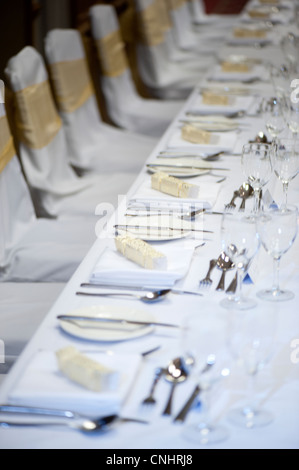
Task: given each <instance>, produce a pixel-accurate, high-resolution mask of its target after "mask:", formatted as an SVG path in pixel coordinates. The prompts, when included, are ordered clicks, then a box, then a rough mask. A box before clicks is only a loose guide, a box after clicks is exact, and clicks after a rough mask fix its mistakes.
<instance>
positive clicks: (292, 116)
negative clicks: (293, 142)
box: [286, 99, 299, 137]
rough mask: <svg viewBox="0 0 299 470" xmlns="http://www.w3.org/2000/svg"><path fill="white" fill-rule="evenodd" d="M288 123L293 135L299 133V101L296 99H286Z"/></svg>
mask: <svg viewBox="0 0 299 470" xmlns="http://www.w3.org/2000/svg"><path fill="white" fill-rule="evenodd" d="M286 105H287V106H286V123H287V126H288V128H289V129H290V131H291V132H292V134H293V136H294V137H296V136H297V134H298V133H299V103H297V102H296V101H295V100H290V99H289V100H287V101H286Z"/></svg>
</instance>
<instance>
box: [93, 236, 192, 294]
mask: <svg viewBox="0 0 299 470" xmlns="http://www.w3.org/2000/svg"><path fill="white" fill-rule="evenodd" d="M196 244H198V240H191V239H181V240H176V243H175V244H172V243H169V242H155V243H154V247H155V249H157V250H158V251H160V252H161V253H163V254H165V256H166V257H167V262H168V267H167V270H165V271H158V270H151V269H145V268H143V267H141V266H139V265H137V264H136V263H134V262H132V261H130V260H128V259H127V258H125V257H124V256H123V255H121V254H120V253H119V252H118V251H117V250H116V248H114V240H111V243H110V245H109V246H108V247H107V248H106V250H105V251H104V252H103V253H102V255H101V256H100V258H99V259H98V260H97V262H96V265H95V267H94V269H93V270H92V273H91V276H90V282H91V283H94V284H97V283H99V284H106V285H110V286H113V285H116V286H117V285H125V286H136V287H145V288H149V289H153V288H159V289H160V288H171V287H173V286H174V284H175V282H176V281H177V280H179V279H181V278H182V277H184V276H185V275H186V273H187V272H188V269H189V265H190V262H191V258H192V256H193V252H194V247H195V246H196Z"/></svg>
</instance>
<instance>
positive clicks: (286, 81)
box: [269, 64, 290, 98]
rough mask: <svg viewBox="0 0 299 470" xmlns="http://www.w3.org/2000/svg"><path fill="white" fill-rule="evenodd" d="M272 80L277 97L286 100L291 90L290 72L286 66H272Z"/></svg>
mask: <svg viewBox="0 0 299 470" xmlns="http://www.w3.org/2000/svg"><path fill="white" fill-rule="evenodd" d="M269 67H270V79H271V82H272V86H273V89H274V93H275V95H276V96H277V97H280V98H284V97H286V96H288V92H289V88H290V72H289V69H288V67H287V66H286V65H285V64H280V65H279V66H274V65H272V64H271V65H270V66H269Z"/></svg>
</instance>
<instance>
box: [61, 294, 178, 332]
mask: <svg viewBox="0 0 299 470" xmlns="http://www.w3.org/2000/svg"><path fill="white" fill-rule="evenodd" d="M95 295H97V294H95ZM57 319H58V320H62V321H69V322H71V323H75V324H76V325H77V324H78V326H79V327H80V328H90V326H86V325H84V324H83V325H81V324H80V322H91V323H93V324H98V325H100V324H101V323H120V324H122V325H137V326H163V327H166V328H180V326H179V325H175V324H173V323H160V322H155V321H141V320H140V321H138V320H129V319H126V318H110V317H90V316H85V315H67V314H66V315H58V316H57ZM105 328H106V325H105Z"/></svg>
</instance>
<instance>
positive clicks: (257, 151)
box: [241, 143, 273, 216]
mask: <svg viewBox="0 0 299 470" xmlns="http://www.w3.org/2000/svg"><path fill="white" fill-rule="evenodd" d="M272 153H273V146H272V145H271V144H263V143H249V144H245V145H244V146H243V150H242V160H241V161H242V169H243V174H244V176H245V177H246V179H247V181H248V183H249V184H250V185H251V186H252V187H253V190H254V209H253V214H254V216H256V215H257V214H258V212H259V209H260V196H261V190H262V188H263V187H264V186H265V185H266V184H267V183H268V182H269V180H270V178H271V174H272Z"/></svg>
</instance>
